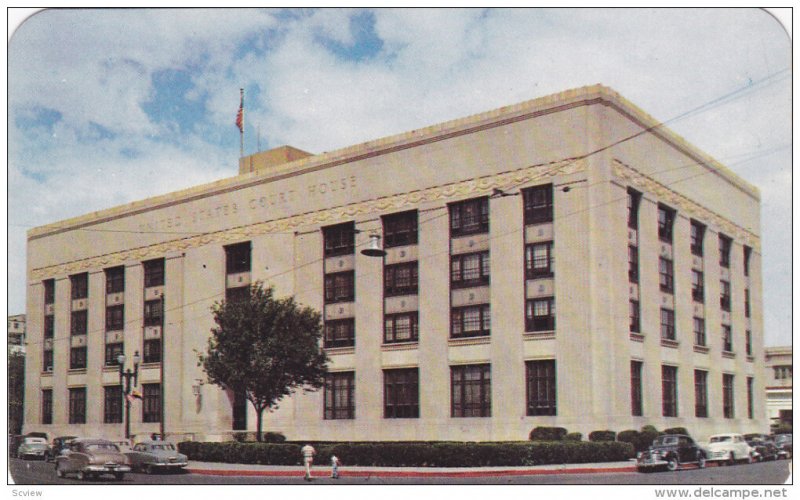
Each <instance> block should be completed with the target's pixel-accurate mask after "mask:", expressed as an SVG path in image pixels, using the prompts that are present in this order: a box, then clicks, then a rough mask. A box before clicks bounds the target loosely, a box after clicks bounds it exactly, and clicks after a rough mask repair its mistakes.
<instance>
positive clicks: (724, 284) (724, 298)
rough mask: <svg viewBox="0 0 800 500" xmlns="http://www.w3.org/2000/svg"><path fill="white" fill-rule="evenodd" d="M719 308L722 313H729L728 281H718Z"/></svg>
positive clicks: (729, 290) (729, 294)
mask: <svg viewBox="0 0 800 500" xmlns="http://www.w3.org/2000/svg"><path fill="white" fill-rule="evenodd" d="M719 307H720V308H721V309H722V310H723V311H727V312H730V311H731V284H730V282H728V281H725V280H720V281H719Z"/></svg>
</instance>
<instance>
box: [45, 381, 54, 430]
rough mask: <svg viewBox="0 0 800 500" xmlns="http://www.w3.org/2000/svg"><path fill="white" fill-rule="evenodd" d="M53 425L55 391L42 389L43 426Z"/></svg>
mask: <svg viewBox="0 0 800 500" xmlns="http://www.w3.org/2000/svg"><path fill="white" fill-rule="evenodd" d="M52 423H53V389H42V425H50V424H52Z"/></svg>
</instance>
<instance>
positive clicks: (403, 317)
mask: <svg viewBox="0 0 800 500" xmlns="http://www.w3.org/2000/svg"><path fill="white" fill-rule="evenodd" d="M417 340H419V313H418V312H417V311H414V312H407V313H400V314H387V315H386V316H385V317H384V329H383V341H384V343H386V344H390V343H393V342H416V341H417Z"/></svg>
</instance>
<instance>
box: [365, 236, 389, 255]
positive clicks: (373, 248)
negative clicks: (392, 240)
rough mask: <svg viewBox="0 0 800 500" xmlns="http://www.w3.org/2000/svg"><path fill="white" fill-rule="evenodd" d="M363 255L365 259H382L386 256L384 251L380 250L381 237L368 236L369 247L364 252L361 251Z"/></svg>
mask: <svg viewBox="0 0 800 500" xmlns="http://www.w3.org/2000/svg"><path fill="white" fill-rule="evenodd" d="M361 253H362V254H363V255H366V256H367V257H384V256H386V250H384V249H383V248H381V237H380V236H378V235H377V234H374V233H373V234H370V235H369V246H368V247H367V248H365V249H364V250H361Z"/></svg>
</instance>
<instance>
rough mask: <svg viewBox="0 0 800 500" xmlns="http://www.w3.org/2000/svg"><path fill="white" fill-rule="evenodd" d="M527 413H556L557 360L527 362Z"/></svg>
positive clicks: (534, 414) (529, 414)
mask: <svg viewBox="0 0 800 500" xmlns="http://www.w3.org/2000/svg"><path fill="white" fill-rule="evenodd" d="M525 381H526V388H525V389H526V394H527V397H526V399H527V401H526V402H527V407H528V409H527V415H528V416H537V415H556V360H554V359H545V360H541V361H526V362H525Z"/></svg>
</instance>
